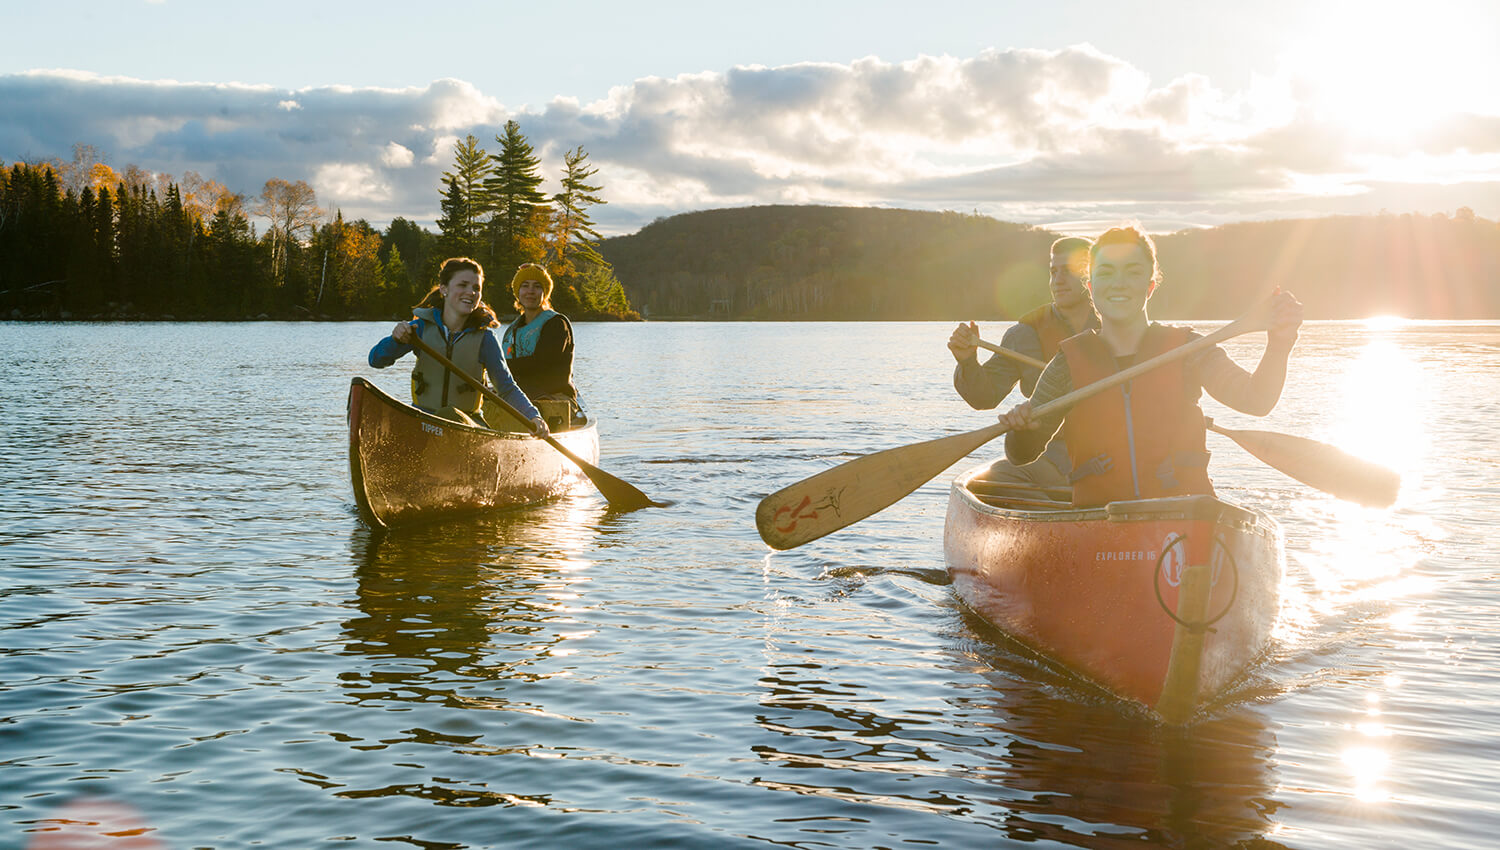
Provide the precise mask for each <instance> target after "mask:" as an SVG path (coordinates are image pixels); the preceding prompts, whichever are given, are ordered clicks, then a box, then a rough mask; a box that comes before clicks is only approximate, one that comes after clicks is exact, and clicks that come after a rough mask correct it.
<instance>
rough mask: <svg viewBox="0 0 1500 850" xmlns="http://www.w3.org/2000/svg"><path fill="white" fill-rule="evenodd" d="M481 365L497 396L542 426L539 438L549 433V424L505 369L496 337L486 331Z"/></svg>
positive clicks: (481, 341)
mask: <svg viewBox="0 0 1500 850" xmlns="http://www.w3.org/2000/svg"><path fill="white" fill-rule="evenodd" d="M479 363H480V365H482V366H484V371H485V372H486V373H487V374H488V375H489V376H490V383H491V384H493V385H494V387H495V395H498V396H500V397H501V398H503V399H505V402H506V403H507V404H509V405H510V406H511V407H514V408H515V409H516V410H519V411H520V412H521V414H522V415H524V416H525V417H527V418H528V419H530V420H531V424H532V425H533V426H538V425H539V426H540V428H541V430H540V431H539V432H538V434H537V436H541V435H542V434H545V433H547V422H546V420H544V419H543V418H542V414H541V412H540V411H538V410H537V409H536V405H534V404H532V403H531V399H529V398H527V397H526V394H525V393H523V392H521V388H520V387H518V386H516V382H515V379H514V378H512V377H511V376H510V370H509V369H507V368H505V358H504V357H502V356H501V355H500V343H499V342H498V341H497V340H496V339H495V335H494V334H493V333H491V332H490V331H488V330H486V331H485V332H484V336H483V337H482V338H481V339H480V340H479Z"/></svg>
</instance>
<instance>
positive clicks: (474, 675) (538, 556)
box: [340, 501, 597, 708]
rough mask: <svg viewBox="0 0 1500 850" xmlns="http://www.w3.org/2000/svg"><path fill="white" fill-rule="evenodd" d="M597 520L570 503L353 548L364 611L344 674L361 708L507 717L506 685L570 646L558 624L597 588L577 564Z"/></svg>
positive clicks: (352, 630)
mask: <svg viewBox="0 0 1500 850" xmlns="http://www.w3.org/2000/svg"><path fill="white" fill-rule="evenodd" d="M596 519H597V517H595V516H593V514H592V513H590V514H588V515H587V516H579V515H578V512H577V509H576V503H575V502H572V501H564V502H560V503H554V504H551V505H547V506H543V507H538V508H534V509H526V510H518V511H507V512H497V513H495V514H492V515H488V516H485V517H483V518H473V519H469V520H466V521H462V522H451V523H443V524H438V525H426V526H419V527H415V528H410V529H398V530H395V531H390V532H385V533H380V532H368V531H365V530H363V529H361V530H358V531H356V532H355V533H354V534H353V535H352V537H351V541H350V544H351V547H350V548H351V549H352V550H353V557H354V563H355V579H356V582H357V586H356V590H355V604H356V605H357V607H358V608H359V612H360V613H359V615H358V616H354V617H351V618H349V619H348V620H346V621H345V622H344V633H345V635H346V636H347V639H348V642H347V644H346V646H347V649H348V651H349V653H351V654H354V655H358V656H362V657H364V658H365V659H367V663H365V664H363V665H360V666H357V667H355V668H353V669H350V670H348V671H346V672H344V673H343V674H341V676H340V679H341V681H342V682H343V683H344V685H345V687H347V688H349V690H350V691H351V692H352V693H353V694H354V696H355V698H356V699H357V700H358V701H360V702H387V703H409V702H421V703H434V702H435V703H438V704H442V705H447V706H452V707H476V708H481V707H489V708H505V707H507V706H509V705H510V702H509V701H508V700H507V699H505V698H504V697H503V696H501V690H502V689H501V687H499V686H497V683H499V682H503V681H505V680H511V679H518V680H521V681H529V680H533V679H534V678H535V677H536V675H537V674H536V673H535V672H534V671H532V670H530V669H528V668H530V667H531V666H532V664H533V663H534V662H535V661H536V660H537V659H538V658H539V657H542V656H544V655H546V654H547V653H548V652H550V651H551V650H552V649H553V648H554V647H556V646H557V645H558V644H559V643H560V642H562V641H563V640H565V639H567V637H568V635H566V634H564V633H563V632H562V631H561V630H560V629H559V628H558V625H557V624H558V623H559V621H566V620H567V619H568V616H569V615H567V614H566V613H563V611H562V609H563V608H564V607H565V606H567V605H570V604H572V603H573V598H574V597H576V595H577V594H578V589H579V586H580V585H581V584H582V583H583V582H586V581H587V579H586V577H585V574H584V573H583V572H582V570H581V568H582V567H585V566H587V564H586V563H585V562H582V561H580V560H579V559H578V558H577V557H576V553H577V552H578V551H580V550H581V549H582V548H583V546H584V545H587V544H588V542H589V541H590V539H591V538H592V534H593V529H591V528H589V526H588V523H589V522H590V521H591V520H596Z"/></svg>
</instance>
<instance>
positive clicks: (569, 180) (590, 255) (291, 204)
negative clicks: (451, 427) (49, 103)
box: [0, 121, 639, 321]
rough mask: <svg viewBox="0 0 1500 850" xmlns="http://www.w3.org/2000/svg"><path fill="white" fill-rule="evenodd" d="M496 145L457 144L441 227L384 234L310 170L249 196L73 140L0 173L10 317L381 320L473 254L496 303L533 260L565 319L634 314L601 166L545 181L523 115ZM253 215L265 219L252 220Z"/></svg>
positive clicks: (3, 290) (2, 265) (2, 298)
mask: <svg viewBox="0 0 1500 850" xmlns="http://www.w3.org/2000/svg"><path fill="white" fill-rule="evenodd" d="M495 141H496V143H497V144H498V145H499V150H498V152H496V153H494V154H490V153H487V152H486V151H485V150H484V148H482V147H480V145H479V142H478V140H477V139H476V138H475V137H473V136H469V137H467V138H466V139H465V140H464V141H462V142H460V143H459V144H458V145H457V146H456V148H455V157H454V166H453V170H451V171H448V172H445V173H444V174H443V179H442V187H441V189H440V196H441V206H442V211H443V212H442V217H441V218H440V219H439V221H438V232H437V233H433V232H432V231H429V230H427V229H425V228H423V227H420V226H418V225H417V224H415V223H414V222H411V221H408V220H407V219H404V218H396V219H395V220H393V221H392V222H391V223H390V225H389V226H387V227H386V228H385V229H384V230H377V229H376V228H374V227H372V226H371V225H370V223H369V222H367V221H364V220H353V221H348V220H345V219H344V217H343V213H342V212H341V211H339V210H332V211H328V210H324V209H322V208H320V207H319V206H318V202H317V197H316V194H315V193H314V191H313V189H312V187H310V186H309V185H308V184H307V183H306V182H305V181H301V180H298V181H295V182H291V181H287V180H282V179H279V178H273V179H271V180H268V181H266V184H265V186H264V188H263V189H262V191H261V194H260V195H259V196H258V197H256V198H253V199H249V198H246V197H245V196H244V195H242V194H239V193H235V192H233V191H231V190H230V189H228V188H227V187H225V186H223V185H222V184H219V183H217V182H215V181H212V180H206V179H204V178H203V177H201V176H200V175H198V174H195V173H193V172H187V173H185V174H184V175H182V176H181V177H180V178H173V177H172V176H171V175H168V174H158V173H152V172H147V171H144V170H142V169H140V168H137V167H135V166H129V167H127V168H126V169H125V171H124V172H117V171H115V170H114V169H113V168H112V167H110V166H109V165H108V164H106V163H104V162H102V161H101V157H100V155H99V152H98V151H97V150H95V149H94V148H92V147H91V146H88V145H78V146H76V147H75V149H74V153H73V158H72V160H71V161H67V162H65V161H62V160H58V159H53V160H46V161H41V162H35V163H26V162H17V163H14V164H12V165H11V166H10V167H9V168H7V169H4V170H0V318H8V319H22V320H24V319H42V320H90V321H96V320H131V321H139V320H169V321H170V320H221V321H222V320H246V319H252V320H253V319H278V320H295V319H321V320H340V319H387V318H394V317H398V316H401V315H403V314H405V313H406V312H407V311H408V310H409V308H410V307H411V305H412V304H415V303H416V302H417V300H418V299H420V298H421V297H422V295H423V294H424V293H425V292H426V291H427V289H428V288H429V287H431V286H432V284H433V283H435V282H436V275H437V267H438V264H439V263H441V262H442V260H443V259H444V258H446V257H450V256H459V255H463V256H470V257H473V258H475V259H477V260H479V261H480V262H481V264H483V265H484V267H485V268H486V270H488V271H489V272H490V274H491V276H490V278H489V280H488V283H489V292H488V293H487V295H488V300H489V301H490V302H491V304H492V305H493V306H494V307H495V309H496V310H497V311H499V312H500V313H501V314H502V315H503V314H505V313H507V312H512V311H513V308H512V305H511V303H510V296H509V293H508V291H507V290H506V285H507V284H508V283H509V282H510V272H509V271H507V270H514V269H515V267H516V266H518V265H520V264H521V263H525V262H540V263H543V264H545V265H546V266H547V268H548V270H549V271H550V272H551V273H552V276H553V279H554V280H555V282H556V288H555V291H554V292H553V303H554V305H555V306H556V307H557V308H558V309H559V310H562V311H563V312H565V313H567V314H568V315H570V316H573V317H575V318H578V319H581V320H589V319H639V316H638V315H637V314H636V313H635V311H634V310H633V309H632V308H631V306H630V303H629V300H628V299H627V297H626V295H625V290H624V288H623V287H622V286H621V284H620V282H619V280H618V279H617V278H615V276H614V273H613V271H612V270H611V268H610V266H609V263H608V262H606V261H605V260H604V258H603V257H602V256H600V255H599V253H598V251H597V249H596V247H595V245H596V243H597V240H598V238H599V234H598V233H597V232H596V231H595V229H594V225H593V221H592V218H591V217H590V208H591V207H593V206H595V205H598V204H602V203H605V201H604V200H603V198H602V197H601V195H600V193H601V191H602V186H600V185H597V184H596V183H594V182H593V181H594V179H595V177H594V175H595V173H596V171H597V169H595V168H594V167H592V166H591V165H590V164H589V162H588V154H587V153H586V152H585V151H584V150H583V149H582V148H581V147H580V148H576V149H574V150H572V151H569V152H568V153H567V155H566V157H565V159H564V168H563V174H562V175H561V186H562V191H560V192H558V193H556V194H554V195H552V196H550V197H549V196H546V195H544V194H543V193H542V192H541V191H540V188H539V187H540V186H541V183H542V176H541V172H540V163H539V161H538V158H537V157H536V155H535V153H534V152H533V150H532V147H531V145H530V143H529V142H528V141H527V139H526V137H525V136H524V135H523V134H522V133H521V132H520V128H519V126H518V125H516V123H515V122H513V121H512V122H509V123H508V124H507V125H506V127H505V135H503V136H497V137H496V140H495ZM251 216H257V217H261V218H264V219H265V220H266V222H267V226H266V228H265V230H264V231H258V230H257V228H256V227H255V225H254V224H252V223H251Z"/></svg>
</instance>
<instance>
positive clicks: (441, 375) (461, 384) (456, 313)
mask: <svg viewBox="0 0 1500 850" xmlns="http://www.w3.org/2000/svg"><path fill="white" fill-rule="evenodd" d="M483 295H484V269H483V268H482V267H480V265H479V263H477V262H475V261H474V260H471V259H469V258H468V257H451V258H449V259H447V260H444V261H443V265H442V267H441V268H440V269H439V270H438V283H437V285H436V286H434V287H433V288H432V289H431V290H429V291H428V293H427V295H426V297H424V298H423V299H422V301H421V303H419V304H418V305H417V306H416V307H413V308H412V315H413V316H414V318H413V319H412V320H411V321H409V322H398V323H397V324H396V327H395V328H394V329H393V330H392V331H391V335H390V336H388V337H386V338H385V339H383V340H381V341H380V342H378V343H376V344H375V347H374V348H372V349H370V365H371V366H374V367H375V368H377V369H383V368H385V367H386V366H390V365H391V364H393V363H395V362H396V361H397V360H398V359H400V358H401V357H403V356H405V355H406V353H407V352H409V351H412V350H413V348H414V347H415V346H414V345H413V344H412V343H413V340H415V339H417V338H420V339H421V340H422V341H423V342H426V343H427V344H428V345H429V346H431V347H432V348H433V349H434V350H436V351H441V352H443V354H444V356H445V357H447V358H448V359H449V360H450V361H452V362H453V364H454V365H455V366H458V367H459V368H460V369H463V370H464V371H465V372H466V373H468V374H469V375H473V376H476V377H477V376H478V375H479V374H480V371H481V369H483V371H484V372H485V373H487V374H488V375H489V378H490V383H491V384H492V385H493V386H494V389H495V391H496V393H497V394H498V395H499V396H500V397H501V398H503V399H505V400H506V402H508V403H509V404H510V406H511V407H514V408H515V409H516V410H518V411H520V412H521V414H522V415H524V416H526V417H527V418H528V419H530V420H531V423H530V424H531V428H532V432H533V433H534V434H536V435H537V436H538V437H542V436H546V435H547V433H548V430H547V422H546V420H544V419H542V415H541V413H539V412H538V411H537V409H536V406H535V405H533V404H532V403H531V400H530V399H529V398H527V397H526V394H525V393H524V392H522V391H521V389H520V388H519V387H517V386H516V382H515V380H514V379H513V378H512V377H511V374H510V370H509V369H507V368H506V366H505V359H504V358H503V357H501V355H500V343H499V342H498V341H497V340H496V339H495V334H494V332H493V331H491V330H490V329H491V328H493V327H496V326H498V325H499V324H500V321H499V319H497V318H496V317H495V311H494V310H492V309H490V306H489V305H488V304H486V303H484V300H483ZM411 396H412V404H413V405H415V406H416V407H418V408H421V409H422V410H426V411H427V412H429V413H434V414H437V415H438V416H442V417H444V418H446V419H452V420H454V421H457V422H462V423H465V424H470V425H480V426H486V423H485V421H484V415H483V413H482V412H481V402H482V401H483V397H482V396H481V395H480V394H479V392H478V391H477V390H476V389H474V387H473V386H472V385H470V384H469V382H468V381H465V380H464V379H463V378H460V377H458V376H457V375H454V374H453V373H452V372H450V371H449V370H448V369H447V368H446V367H444V366H443V365H442V364H440V363H438V362H437V361H436V360H433V359H432V358H431V357H429V356H427V354H425V353H424V352H422V351H421V350H418V351H417V362H416V365H415V366H413V367H412V370H411Z"/></svg>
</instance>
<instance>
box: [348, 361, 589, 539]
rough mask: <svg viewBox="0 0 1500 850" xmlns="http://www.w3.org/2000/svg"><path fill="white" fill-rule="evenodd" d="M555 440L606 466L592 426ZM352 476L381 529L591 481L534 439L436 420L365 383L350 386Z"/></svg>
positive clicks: (362, 505)
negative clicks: (601, 460)
mask: <svg viewBox="0 0 1500 850" xmlns="http://www.w3.org/2000/svg"><path fill="white" fill-rule="evenodd" d="M553 436H554V437H556V438H557V440H558V441H559V442H561V443H562V444H563V445H565V446H567V447H568V449H570V450H571V451H573V452H574V453H575V454H577V455H578V456H579V457H580V458H582V459H583V460H585V461H588V462H589V463H596V462H598V460H599V432H598V429H597V428H596V427H595V425H594V423H593V422H592V421H590V422H588V423H587V424H585V425H584V426H583V427H581V428H575V429H573V430H570V431H560V432H554V433H553ZM349 477H350V478H351V479H352V482H353V484H354V501H355V504H356V505H358V506H359V513H360V516H361V517H362V518H363V519H364V520H365V522H367V523H369V524H371V525H372V526H376V527H383V526H390V525H402V524H406V523H412V522H421V521H426V520H432V519H440V518H443V517H447V516H453V515H457V514H463V513H469V512H473V511H480V510H486V509H489V508H498V507H505V506H509V505H523V504H530V503H533V502H540V501H543V500H545V499H549V498H552V497H554V496H558V495H561V494H562V493H564V492H566V491H568V490H570V489H572V488H573V487H574V486H576V485H577V484H579V483H580V482H583V481H585V480H586V479H585V478H584V476H583V473H582V472H580V471H579V469H578V467H577V466H575V465H574V464H573V463H572V462H571V461H569V460H568V459H567V458H565V457H563V455H562V454H561V453H560V452H558V451H557V450H556V449H554V448H552V447H551V446H549V445H548V444H547V443H545V442H543V441H542V440H538V439H535V438H533V437H532V436H530V435H529V434H523V433H511V432H505V431H491V430H489V429H486V428H476V427H474V426H471V425H461V424H459V423H457V422H453V421H451V420H448V419H443V418H442V417H439V416H434V415H432V414H430V413H426V412H423V411H421V410H418V409H417V408H415V407H412V406H411V405H409V404H405V403H403V402H400V401H397V400H396V399H395V398H392V397H391V396H389V395H387V394H386V393H384V392H382V391H381V390H380V389H379V388H378V387H376V386H375V385H374V384H372V383H370V382H369V381H366V380H365V379H363V378H355V379H353V381H352V382H351V383H350V386H349Z"/></svg>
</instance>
